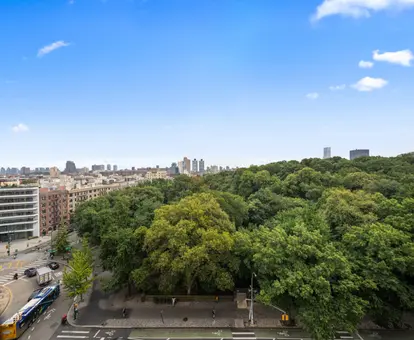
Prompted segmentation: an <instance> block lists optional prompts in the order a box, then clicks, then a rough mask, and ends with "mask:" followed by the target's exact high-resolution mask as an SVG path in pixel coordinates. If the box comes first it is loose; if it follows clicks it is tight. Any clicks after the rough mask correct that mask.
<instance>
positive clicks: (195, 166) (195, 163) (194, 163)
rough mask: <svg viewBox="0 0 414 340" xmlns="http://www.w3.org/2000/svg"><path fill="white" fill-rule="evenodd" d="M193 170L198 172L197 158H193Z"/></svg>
mask: <svg viewBox="0 0 414 340" xmlns="http://www.w3.org/2000/svg"><path fill="white" fill-rule="evenodd" d="M192 170H193V172H198V162H197V159H195V158H194V159H193V168H192Z"/></svg>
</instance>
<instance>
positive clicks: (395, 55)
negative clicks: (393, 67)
mask: <svg viewBox="0 0 414 340" xmlns="http://www.w3.org/2000/svg"><path fill="white" fill-rule="evenodd" d="M413 1H414V0H413ZM372 59H374V60H376V61H385V62H387V63H391V64H398V65H402V66H406V67H408V66H411V61H412V60H413V59H414V55H413V53H412V52H411V51H410V50H402V51H396V52H384V53H380V52H379V51H378V50H376V51H374V52H372Z"/></svg>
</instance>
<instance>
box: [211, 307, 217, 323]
mask: <svg viewBox="0 0 414 340" xmlns="http://www.w3.org/2000/svg"><path fill="white" fill-rule="evenodd" d="M211 314H212V317H213V320H214V319H215V318H216V310H215V309H214V308H213V310H212V313H211Z"/></svg>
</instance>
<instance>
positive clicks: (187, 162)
mask: <svg viewBox="0 0 414 340" xmlns="http://www.w3.org/2000/svg"><path fill="white" fill-rule="evenodd" d="M184 170H187V171H188V172H189V173H190V172H191V161H190V159H189V158H187V157H184Z"/></svg>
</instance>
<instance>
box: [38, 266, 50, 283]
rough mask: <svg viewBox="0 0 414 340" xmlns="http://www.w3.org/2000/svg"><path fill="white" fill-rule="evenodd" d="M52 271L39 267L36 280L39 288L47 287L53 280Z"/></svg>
mask: <svg viewBox="0 0 414 340" xmlns="http://www.w3.org/2000/svg"><path fill="white" fill-rule="evenodd" d="M52 272H53V271H52V269H50V268H49V267H41V268H38V269H37V272H36V279H37V283H38V284H39V286H43V285H47V284H48V283H49V282H51V281H52V280H53V276H52Z"/></svg>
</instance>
